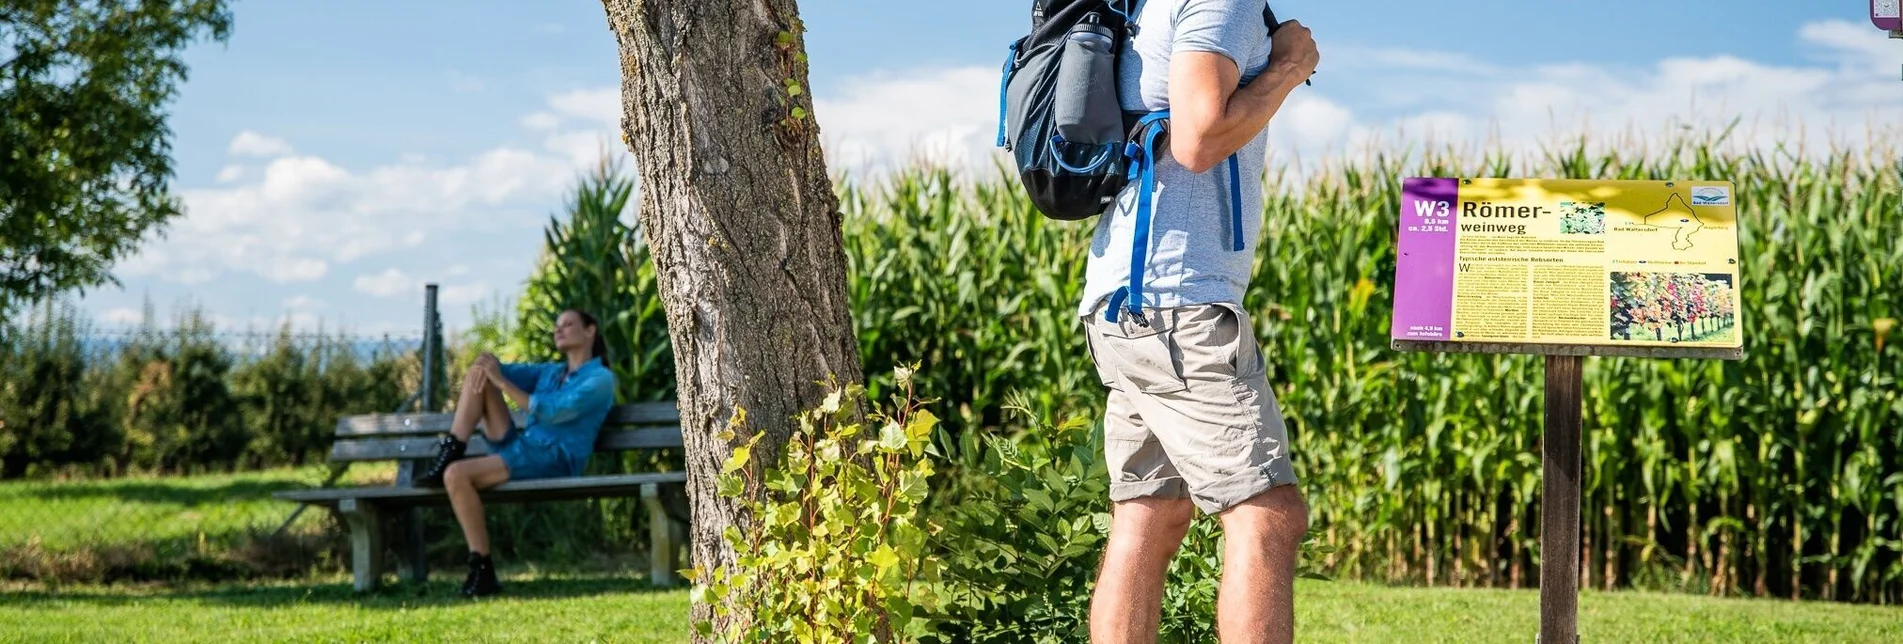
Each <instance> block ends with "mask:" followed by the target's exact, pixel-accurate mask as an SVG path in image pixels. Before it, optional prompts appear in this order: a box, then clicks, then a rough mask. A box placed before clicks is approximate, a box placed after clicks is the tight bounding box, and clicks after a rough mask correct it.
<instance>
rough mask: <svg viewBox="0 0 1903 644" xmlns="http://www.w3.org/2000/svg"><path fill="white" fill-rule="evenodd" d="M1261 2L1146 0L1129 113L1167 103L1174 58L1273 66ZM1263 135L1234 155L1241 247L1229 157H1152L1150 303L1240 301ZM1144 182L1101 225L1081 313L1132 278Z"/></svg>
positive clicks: (1123, 85) (1126, 74) (1122, 74)
mask: <svg viewBox="0 0 1903 644" xmlns="http://www.w3.org/2000/svg"><path fill="white" fill-rule="evenodd" d="M1263 1H1264V0H1143V1H1141V2H1140V3H1139V4H1138V5H1137V10H1136V13H1135V14H1134V17H1135V19H1136V21H1137V24H1138V25H1139V29H1138V30H1137V35H1136V37H1134V38H1130V39H1128V40H1127V42H1126V44H1125V46H1124V50H1123V52H1122V56H1121V57H1120V59H1119V63H1118V68H1117V84H1118V90H1119V94H1120V95H1119V96H1118V100H1119V102H1120V103H1122V106H1123V110H1124V111H1125V112H1146V113H1147V112H1155V111H1159V110H1166V109H1169V106H1170V56H1171V55H1172V54H1174V53H1176V52H1187V51H1206V52H1214V53H1218V54H1222V55H1224V56H1227V57H1229V59H1230V60H1233V61H1235V62H1236V65H1237V67H1238V68H1239V69H1241V71H1242V82H1243V83H1244V84H1247V83H1248V82H1249V81H1250V80H1252V79H1253V78H1255V76H1256V75H1257V74H1259V73H1261V72H1262V70H1263V68H1265V67H1267V66H1268V62H1269V34H1268V25H1266V24H1263V22H1262V9H1263ZM1266 139H1267V136H1266V134H1263V133H1257V134H1256V136H1255V138H1253V139H1250V140H1249V143H1248V145H1245V146H1243V147H1242V149H1241V150H1240V151H1238V152H1237V153H1236V160H1237V162H1238V163H1239V164H1240V166H1239V169H1240V170H1241V173H1240V174H1241V177H1242V181H1241V184H1242V234H1243V246H1242V250H1240V251H1238V250H1234V246H1233V244H1234V243H1235V241H1234V234H1233V233H1232V232H1231V231H1230V208H1231V207H1232V206H1231V204H1230V199H1231V197H1230V194H1231V192H1230V187H1229V168H1228V161H1226V160H1225V161H1223V162H1221V163H1218V164H1216V166H1215V167H1213V168H1210V170H1209V171H1208V172H1204V173H1202V174H1194V173H1191V172H1190V171H1189V170H1188V169H1186V168H1184V167H1183V166H1182V165H1181V164H1179V163H1177V162H1176V159H1175V158H1174V157H1172V156H1171V155H1169V154H1168V153H1167V152H1166V151H1163V150H1159V151H1158V152H1159V153H1158V154H1157V155H1156V191H1155V193H1154V196H1153V197H1152V200H1151V202H1150V213H1151V214H1150V240H1149V248H1148V253H1147V255H1148V259H1147V261H1146V262H1145V265H1144V283H1143V306H1144V308H1174V307H1180V306H1191V305H1197V304H1216V303H1222V302H1231V303H1236V304H1240V303H1241V302H1242V293H1243V290H1244V289H1245V288H1247V286H1248V284H1249V273H1250V270H1251V268H1252V267H1253V265H1254V260H1255V239H1256V236H1257V234H1258V233H1259V232H1260V231H1261V229H1262V183H1261V180H1260V178H1261V176H1262V166H1263V157H1264V155H1265V153H1266V150H1267V141H1266ZM1138 191H1139V185H1138V182H1136V181H1131V182H1130V183H1129V185H1128V186H1126V187H1125V188H1124V189H1123V192H1122V193H1121V194H1119V195H1118V196H1117V203H1116V204H1115V205H1114V206H1112V207H1111V208H1109V209H1108V210H1106V211H1105V213H1104V215H1103V216H1102V217H1100V218H1099V220H1098V222H1097V234H1096V237H1095V238H1094V239H1092V240H1091V244H1090V261H1089V266H1088V267H1087V269H1086V271H1085V274H1086V275H1085V283H1084V298H1083V301H1082V302H1081V303H1080V304H1079V307H1078V314H1079V315H1090V314H1091V312H1092V311H1094V310H1095V309H1096V307H1097V305H1098V304H1099V303H1100V302H1102V301H1103V300H1104V299H1105V298H1107V297H1109V296H1110V295H1111V294H1112V293H1115V292H1116V291H1117V289H1119V288H1123V287H1124V286H1125V285H1127V284H1128V283H1129V281H1130V258H1131V251H1132V245H1131V237H1132V233H1133V230H1134V229H1135V227H1136V217H1135V215H1136V202H1137V193H1138Z"/></svg>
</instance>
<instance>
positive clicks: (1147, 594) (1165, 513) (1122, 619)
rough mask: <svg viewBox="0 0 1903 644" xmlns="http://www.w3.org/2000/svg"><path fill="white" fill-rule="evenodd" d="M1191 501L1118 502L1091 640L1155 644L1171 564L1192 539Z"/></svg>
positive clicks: (1093, 603)
mask: <svg viewBox="0 0 1903 644" xmlns="http://www.w3.org/2000/svg"><path fill="white" fill-rule="evenodd" d="M1194 513H1195V507H1194V506H1192V505H1190V502H1189V499H1160V498H1141V499H1136V500H1133V501H1124V502H1121V503H1113V504H1111V508H1110V542H1109V543H1108V544H1107V545H1106V546H1105V547H1104V554H1103V564H1102V568H1101V569H1100V570H1098V572H1097V589H1096V591H1095V592H1094V593H1093V594H1092V595H1091V598H1090V641H1091V642H1093V643H1094V644H1150V643H1152V642H1155V641H1156V632H1157V622H1158V620H1159V619H1161V614H1162V611H1163V581H1164V576H1165V575H1166V574H1167V573H1168V572H1169V567H1170V559H1171V558H1172V557H1175V556H1176V550H1177V548H1178V547H1180V546H1182V545H1183V537H1184V536H1185V535H1187V534H1189V522H1190V519H1191V518H1193V517H1194V516H1195V514H1194Z"/></svg>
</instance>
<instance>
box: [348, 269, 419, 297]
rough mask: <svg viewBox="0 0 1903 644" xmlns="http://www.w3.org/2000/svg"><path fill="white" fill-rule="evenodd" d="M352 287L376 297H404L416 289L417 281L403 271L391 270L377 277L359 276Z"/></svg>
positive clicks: (352, 283)
mask: <svg viewBox="0 0 1903 644" xmlns="http://www.w3.org/2000/svg"><path fill="white" fill-rule="evenodd" d="M350 285H351V286H352V287H353V288H356V289H357V291H358V292H360V293H367V294H370V295H374V296H376V297H392V296H396V295H403V294H406V293H409V292H411V291H413V290H415V289H416V280H414V279H410V276H409V275H405V274H404V273H403V271H400V270H397V269H394V268H391V269H385V270H384V271H383V272H381V273H377V274H375V275H358V276H357V279H355V280H352V281H351V282H350Z"/></svg>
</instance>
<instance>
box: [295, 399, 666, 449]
mask: <svg viewBox="0 0 1903 644" xmlns="http://www.w3.org/2000/svg"><path fill="white" fill-rule="evenodd" d="M514 416H515V424H516V426H518V427H520V426H522V425H523V424H524V419H523V415H522V413H521V412H515V413H514ZM453 418H454V416H452V415H451V414H447V413H428V414H368V415H363V416H346V417H344V418H342V419H340V420H338V421H337V440H336V442H335V443H333V444H332V445H331V448H330V460H331V461H332V462H338V463H353V462H363V461H392V460H395V461H410V460H420V459H427V458H434V457H435V456H436V446H437V441H438V437H439V436H441V435H442V434H445V433H447V432H449V424H450V421H451V419H453ZM680 446H681V414H680V410H679V409H678V408H677V407H676V406H675V405H674V403H673V402H656V403H631V404H626V405H619V406H616V407H615V408H614V409H613V410H612V411H609V412H608V420H607V421H606V422H604V423H602V425H601V435H600V436H599V437H597V438H596V440H595V451H597V452H619V451H626V450H634V449H661V448H668V447H680ZM488 452H489V449H488V443H487V442H486V441H484V440H483V439H482V432H481V431H480V430H478V431H477V432H476V437H475V438H473V439H471V440H470V441H469V452H468V454H469V455H471V456H481V455H483V454H487V453H488Z"/></svg>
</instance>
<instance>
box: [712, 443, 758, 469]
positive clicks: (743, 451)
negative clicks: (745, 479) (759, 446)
mask: <svg viewBox="0 0 1903 644" xmlns="http://www.w3.org/2000/svg"><path fill="white" fill-rule="evenodd" d="M752 453H753V450H752V449H751V448H749V447H747V446H745V445H741V446H739V447H735V448H733V454H732V455H731V456H728V457H727V463H726V464H725V465H722V466H721V467H720V471H721V473H723V474H731V473H733V472H737V471H739V470H740V468H743V467H746V466H747V458H748V456H749V455H750V454H752Z"/></svg>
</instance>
